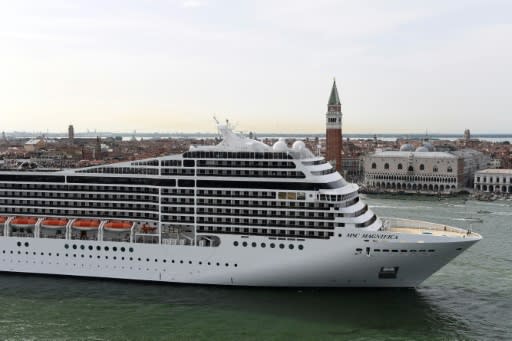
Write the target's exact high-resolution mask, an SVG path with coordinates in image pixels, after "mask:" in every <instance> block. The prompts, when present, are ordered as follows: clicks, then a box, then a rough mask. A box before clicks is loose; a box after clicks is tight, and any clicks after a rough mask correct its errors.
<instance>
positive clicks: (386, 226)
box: [381, 217, 469, 233]
mask: <svg viewBox="0 0 512 341" xmlns="http://www.w3.org/2000/svg"><path fill="white" fill-rule="evenodd" d="M381 220H382V223H383V224H382V230H384V231H386V230H390V229H391V228H396V227H398V228H400V227H403V228H410V229H418V230H434V231H449V232H455V233H468V232H469V230H465V229H461V228H458V227H454V226H448V225H443V224H437V223H431V222H427V221H419V220H412V219H402V218H390V217H382V218H381Z"/></svg>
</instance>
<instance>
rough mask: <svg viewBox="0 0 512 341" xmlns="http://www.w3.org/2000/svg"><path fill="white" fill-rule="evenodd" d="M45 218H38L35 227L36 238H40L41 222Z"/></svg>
mask: <svg viewBox="0 0 512 341" xmlns="http://www.w3.org/2000/svg"><path fill="white" fill-rule="evenodd" d="M43 220H44V218H38V219H37V222H36V225H35V227H34V238H39V235H40V233H41V232H40V231H41V223H42V222H43Z"/></svg>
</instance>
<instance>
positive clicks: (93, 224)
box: [72, 219, 100, 231]
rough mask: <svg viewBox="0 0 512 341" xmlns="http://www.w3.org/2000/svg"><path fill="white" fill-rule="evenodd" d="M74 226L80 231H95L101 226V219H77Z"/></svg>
mask: <svg viewBox="0 0 512 341" xmlns="http://www.w3.org/2000/svg"><path fill="white" fill-rule="evenodd" d="M72 227H73V228H74V229H76V230H80V231H95V230H97V229H98V228H99V227H100V221H99V220H95V219H77V220H75V222H74V223H73V225H72Z"/></svg>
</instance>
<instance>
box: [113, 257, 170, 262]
mask: <svg viewBox="0 0 512 341" xmlns="http://www.w3.org/2000/svg"><path fill="white" fill-rule="evenodd" d="M121 260H124V257H121ZM164 263H165V262H164Z"/></svg>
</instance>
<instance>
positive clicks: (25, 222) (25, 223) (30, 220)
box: [11, 217, 37, 227]
mask: <svg viewBox="0 0 512 341" xmlns="http://www.w3.org/2000/svg"><path fill="white" fill-rule="evenodd" d="M36 223H37V219H36V218H34V217H16V218H14V219H13V220H11V226H14V227H33V226H35V225H36Z"/></svg>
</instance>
